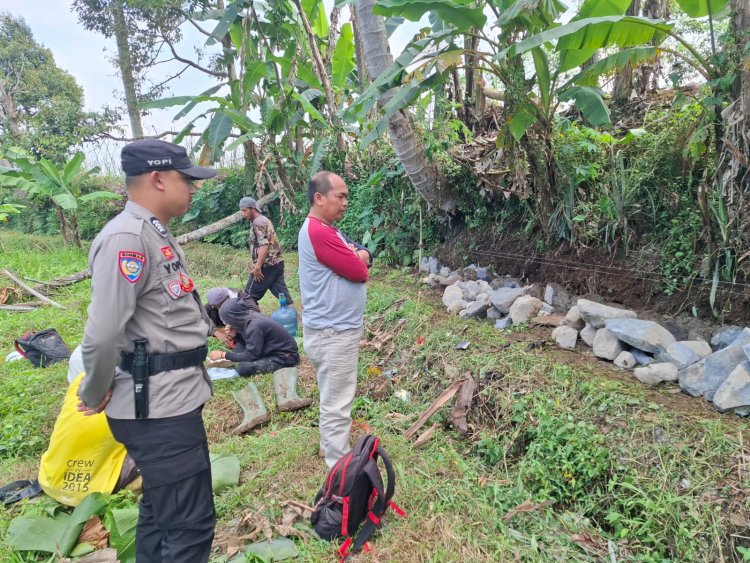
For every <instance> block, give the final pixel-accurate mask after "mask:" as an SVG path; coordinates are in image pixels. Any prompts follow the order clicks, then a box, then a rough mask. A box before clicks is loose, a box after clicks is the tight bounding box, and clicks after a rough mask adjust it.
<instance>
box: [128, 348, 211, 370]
mask: <svg viewBox="0 0 750 563" xmlns="http://www.w3.org/2000/svg"><path fill="white" fill-rule="evenodd" d="M207 354H208V346H201V347H200V348H195V349H194V350H186V351H185V352H173V353H172V354H149V356H148V371H149V375H154V374H156V373H161V372H163V371H172V370H175V369H182V368H189V367H193V366H199V365H201V364H202V363H203V362H204V360H205V359H206V355H207ZM119 367H120V369H122V370H124V371H127V372H130V371H132V368H133V354H130V353H128V354H123V355H122V359H121V360H120V364H119Z"/></svg>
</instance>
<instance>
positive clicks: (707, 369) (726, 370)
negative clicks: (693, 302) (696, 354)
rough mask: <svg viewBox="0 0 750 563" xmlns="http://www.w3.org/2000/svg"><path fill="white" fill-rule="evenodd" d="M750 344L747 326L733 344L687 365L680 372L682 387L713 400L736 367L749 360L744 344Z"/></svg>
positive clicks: (749, 331) (684, 389) (691, 392)
mask: <svg viewBox="0 0 750 563" xmlns="http://www.w3.org/2000/svg"><path fill="white" fill-rule="evenodd" d="M747 344H750V329H748V328H746V329H744V330H743V331H742V332H741V333H739V335H738V336H736V338H735V339H734V341H733V343H732V345H731V346H728V347H726V348H722V349H721V350H718V351H717V352H714V353H713V354H711V355H709V356H706V357H705V358H703V359H702V360H701V361H699V362H696V363H694V364H693V365H691V366H688V367H686V368H685V369H683V370H681V371H680V373H679V382H680V387H681V388H682V390H683V391H685V392H686V393H689V394H690V395H693V396H696V397H697V396H699V395H703V397H704V398H705V399H706V400H707V401H712V400H713V398H714V394H715V392H716V390H717V389H718V388H719V387H721V385H722V384H723V383H724V381H725V380H726V378H727V377H729V374H730V373H732V371H733V370H734V368H736V367H737V366H738V365H739V364H741V363H742V362H744V361H745V360H747V356H746V355H745V353H744V351H743V349H742V348H743V346H745V345H747Z"/></svg>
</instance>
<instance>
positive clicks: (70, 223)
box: [0, 147, 121, 248]
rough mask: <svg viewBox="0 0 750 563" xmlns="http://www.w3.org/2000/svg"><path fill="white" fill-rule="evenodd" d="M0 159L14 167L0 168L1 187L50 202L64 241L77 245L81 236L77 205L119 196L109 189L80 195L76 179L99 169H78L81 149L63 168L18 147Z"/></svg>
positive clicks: (8, 151)
mask: <svg viewBox="0 0 750 563" xmlns="http://www.w3.org/2000/svg"><path fill="white" fill-rule="evenodd" d="M0 158H3V159H5V160H8V161H9V162H10V163H11V164H13V166H14V167H13V168H0V187H4V188H11V189H17V190H22V191H24V192H26V193H27V194H28V195H29V196H30V197H31V198H32V199H41V200H42V201H45V202H49V203H51V204H52V206H53V208H54V210H55V214H56V215H57V219H58V221H59V222H60V234H61V235H62V237H63V240H65V242H67V243H69V244H70V243H73V244H75V245H76V246H78V247H79V248H80V247H81V238H80V235H79V233H78V219H77V217H76V211H77V210H78V206H79V205H80V204H81V203H85V202H89V201H101V200H115V199H120V198H121V196H119V195H118V194H115V193H112V192H108V191H95V192H91V193H87V194H81V190H80V187H79V185H78V184H79V181H80V180H81V179H82V178H83V177H85V176H87V175H89V174H92V173H95V172H96V171H98V168H94V169H92V170H89V171H87V172H83V173H82V172H81V165H82V164H83V161H84V155H83V153H82V152H79V153H76V154H75V155H74V156H73V157H72V158H71V159H70V160H68V162H67V163H66V164H65V166H64V167H63V168H62V170H59V169H58V168H57V167H56V166H55V165H54V164H52V163H51V162H50V161H49V160H47V159H46V158H39V159H38V160H36V159H35V158H34V157H32V156H30V155H29V154H28V153H26V152H25V151H23V149H19V148H17V147H12V148H9V149H7V150H5V151H4V152H3V153H2V154H1V155H0ZM16 207H18V206H16ZM11 212H12V210H11Z"/></svg>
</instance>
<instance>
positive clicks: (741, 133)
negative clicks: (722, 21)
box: [717, 0, 750, 276]
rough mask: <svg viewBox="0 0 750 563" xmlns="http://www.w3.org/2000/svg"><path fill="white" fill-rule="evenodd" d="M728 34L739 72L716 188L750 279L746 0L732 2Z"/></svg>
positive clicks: (725, 116) (726, 116) (749, 8)
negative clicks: (731, 38)
mask: <svg viewBox="0 0 750 563" xmlns="http://www.w3.org/2000/svg"><path fill="white" fill-rule="evenodd" d="M731 13H732V20H731V30H732V36H733V37H734V40H735V46H734V49H735V50H736V53H737V55H738V56H739V57H740V60H739V72H738V74H737V77H736V78H735V81H734V84H733V85H732V93H731V100H732V101H731V103H730V104H729V106H727V108H726V109H724V111H722V113H721V117H722V120H721V122H722V125H723V135H722V139H721V145H720V147H721V152H720V158H719V167H718V171H717V180H718V181H717V184H718V185H719V186H720V187H721V197H722V199H723V200H724V205H725V206H726V210H727V225H729V226H730V228H731V232H730V234H729V237H730V240H729V241H726V242H727V243H728V244H730V245H731V247H732V251H733V253H734V254H735V259H736V260H739V262H738V263H737V264H736V266H737V267H738V269H741V270H742V271H744V272H745V275H746V276H750V256H749V255H748V254H747V249H748V248H750V222H748V221H747V217H748V215H750V56H749V55H748V49H749V48H750V0H732V10H731Z"/></svg>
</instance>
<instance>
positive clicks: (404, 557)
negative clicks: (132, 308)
mask: <svg viewBox="0 0 750 563" xmlns="http://www.w3.org/2000/svg"><path fill="white" fill-rule="evenodd" d="M0 245H2V246H1V247H0V251H2V254H1V256H2V259H1V260H0V261H1V262H2V267H3V268H8V269H10V270H12V271H13V272H15V273H16V274H20V275H22V276H24V277H26V278H30V279H35V280H49V279H52V278H55V277H57V276H61V275H64V274H70V273H73V272H76V271H79V270H82V269H84V268H85V267H86V256H85V249H84V251H77V250H74V249H70V248H66V247H64V246H62V245H61V244H60V243H59V241H57V240H56V239H52V238H37V237H30V236H26V235H18V234H13V233H7V232H4V233H0ZM186 252H187V256H188V263H189V265H190V273H191V275H192V276H193V277H194V278H195V280H196V283H197V286H198V288H199V290H200V291H201V292H202V293H205V291H206V290H207V289H208V288H210V287H213V286H216V285H227V286H230V287H242V286H243V285H244V282H245V279H246V272H247V256H246V254H245V253H244V252H242V251H238V250H234V249H229V248H223V247H218V246H213V245H208V244H199V243H190V244H188V245H186ZM285 258H286V274H287V281H288V285H289V287H290V290H291V292H292V294H293V296H294V297H295V298H296V299H297V301H298V302H299V299H298V298H299V286H298V283H297V276H296V269H297V264H296V255H294V254H291V253H290V254H287V255H286V256H285ZM6 285H7V286H10V285H11V283H10V282H9V281H8V282H6V281H5V280H3V281H2V283H0V286H6ZM89 291H90V282H89V281H84V282H80V283H78V284H76V285H74V286H70V287H67V288H63V289H60V290H58V291H56V292H55V293H54V295H53V298H54V299H55V300H57V301H59V302H60V303H62V304H63V305H65V307H66V308H65V309H64V310H60V309H53V308H51V307H45V308H40V309H38V310H36V311H34V312H29V313H9V312H0V344H1V346H0V348H1V350H2V352H3V356H4V355H5V354H7V353H8V352H10V351H11V350H12V342H13V339H14V338H16V337H18V336H20V335H21V334H23V332H25V331H27V330H41V329H44V328H49V327H55V328H57V329H58V331H59V332H60V333H61V334H62V336H63V338H64V339H65V340H66V342H67V343H68V344H69V345H70V346H71V347H73V346H75V345H76V344H78V343H79V342H80V340H81V338H82V333H83V328H84V325H85V319H86V307H87V304H88V299H89ZM275 303H276V302H275V300H273V298H272V297H271V296H270V295H269V296H267V297H266V298H264V299H263V301H262V302H261V306H262V308H263V309H264V311H265V312H267V313H270V312H271V311H272V310H273V309H274V308H275V306H276V305H275ZM365 324H366V334H365V339H364V341H363V345H362V347H361V354H360V364H359V377H360V379H359V393H358V397H357V399H356V401H355V407H354V419H355V420H354V434H355V435H359V434H361V433H363V432H374V433H376V434H377V435H379V436H380V437H381V439H382V442H383V444H384V445H385V447H386V449H387V450H388V452H389V453H390V455H391V456H392V458H393V460H394V461H395V466H396V472H397V479H398V481H397V494H396V501H397V502H398V503H399V504H400V505H401V507H402V508H403V509H404V510H405V511H406V512H407V517H406V518H399V517H397V516H395V515H394V514H390V515H389V516H388V518H387V520H386V525H385V528H384V530H383V531H382V533H381V534H379V535H378V536H377V537H376V539H375V541H374V542H373V548H374V549H373V551H372V552H371V553H370V554H360V555H357V556H356V557H354V560H355V561H370V560H372V561H514V560H518V561H602V560H608V561H727V562H729V561H743V560H750V549H748V548H749V547H750V537H748V536H750V504H749V502H748V495H747V493H748V488H749V487H750V462H749V461H748V460H749V459H750V458H749V457H748V454H749V450H748V447H747V446H746V443H747V442H748V441H749V440H750V433H748V426H747V423H746V421H745V420H743V419H741V418H738V417H734V416H729V415H720V414H718V413H716V412H715V411H713V410H712V409H710V408H709V407H708V406H707V405H706V404H705V403H703V402H701V401H699V400H697V399H692V398H688V397H685V396H683V395H681V394H679V391H678V390H677V389H676V387H669V386H667V387H659V388H656V389H652V388H647V387H645V386H643V385H641V384H640V383H638V382H637V381H636V380H635V379H633V378H632V377H631V376H630V375H629V374H627V373H625V372H621V371H615V370H613V369H612V368H611V367H610V365H607V364H603V363H598V362H597V361H596V360H595V359H593V358H591V357H590V356H588V355H585V354H584V353H577V352H565V351H561V350H559V349H557V348H555V347H554V346H549V345H547V341H548V339H549V329H544V328H529V327H520V328H519V327H517V328H514V329H513V330H511V331H505V332H500V331H497V330H495V329H493V328H492V326H491V325H490V324H488V323H486V322H483V321H477V320H471V319H469V320H464V319H458V318H456V317H451V316H448V315H447V314H446V313H445V312H444V308H443V307H442V303H441V302H440V294H439V293H438V292H436V291H435V290H431V289H428V288H425V287H424V286H422V285H420V283H419V281H418V279H417V277H416V275H415V274H414V273H413V272H412V271H410V270H388V269H384V268H380V267H378V266H375V267H374V268H373V269H372V272H371V280H370V282H369V283H368V299H367V309H366V313H365ZM462 341H468V342H469V343H470V344H469V347H468V349H466V350H456V344H458V343H459V342H462ZM212 346H216V343H215V342H213V343H212ZM66 371H67V364H58V365H55V366H52V367H50V368H48V369H44V370H36V369H33V368H32V367H31V366H30V365H29V364H28V363H27V362H10V363H4V364H0V416H1V417H2V418H1V420H2V422H0V475H3V480H4V481H11V480H14V479H20V478H30V477H34V476H35V473H36V469H37V464H38V460H39V457H40V455H41V454H42V452H43V451H44V450H45V448H46V446H47V441H48V437H49V434H50V431H51V429H52V426H53V424H54V419H55V416H56V414H57V412H58V410H59V407H60V404H61V402H62V397H63V394H64V391H65V387H66V378H65V374H66ZM464 377H473V378H475V379H476V381H477V392H476V396H475V399H474V402H473V405H472V409H471V411H470V412H469V415H468V422H469V427H470V434H469V435H468V436H464V435H461V434H460V433H458V432H457V431H456V430H454V429H452V428H451V427H450V426H449V425H448V423H447V421H446V420H447V415H448V413H449V411H450V405H447V406H445V407H443V408H442V409H441V410H439V411H438V412H437V413H436V414H435V415H434V416H433V417H432V418H431V419H430V420H429V421H428V423H427V424H426V425H425V426H424V427H423V430H426V429H427V428H429V427H430V426H431V425H433V424H436V425H437V430H436V432H435V434H434V436H433V438H432V439H431V440H430V441H428V442H427V443H426V444H425V445H424V446H422V447H419V448H417V447H415V446H414V442H413V440H407V439H405V438H404V436H403V435H404V432H405V430H406V428H408V426H409V425H410V424H412V423H413V422H414V421H415V420H416V418H417V417H418V416H419V414H420V413H421V412H422V411H423V410H424V409H426V408H427V407H428V406H429V404H430V403H431V402H432V401H433V400H435V398H436V397H437V396H438V395H439V394H440V393H441V392H442V391H443V390H444V389H445V388H447V387H448V386H449V385H450V384H451V383H452V382H453V381H455V380H458V379H462V378H464ZM300 378H301V388H302V393H303V394H305V395H306V396H312V397H315V396H316V384H315V376H314V372H313V371H312V369H311V367H310V366H309V364H308V363H307V361H306V360H304V361H303V363H302V365H301V367H300ZM257 382H258V384H259V388H260V389H261V393H262V395H263V396H264V398H265V399H266V401H267V404H268V406H269V410H270V411H271V412H272V418H271V422H270V423H269V424H268V425H267V426H266V427H264V428H262V429H259V430H256V431H254V432H253V433H251V434H249V435H245V436H236V435H233V434H232V433H231V430H232V428H233V427H234V426H235V425H236V424H237V423H239V421H240V419H241V415H240V409H239V407H238V406H237V405H236V403H235V402H234V401H233V399H232V397H231V391H232V390H235V389H239V388H241V387H242V386H243V385H244V384H245V383H246V382H244V381H242V380H225V381H218V382H216V384H215V397H214V399H213V400H212V401H210V402H209V403H208V404H207V405H206V409H205V420H206V426H207V430H208V434H209V440H210V448H211V450H212V451H216V452H219V453H231V454H235V455H237V456H238V457H239V459H240V462H241V466H242V474H241V480H240V485H239V486H237V487H235V488H233V489H231V490H228V491H226V492H224V493H222V494H220V495H218V496H217V497H216V507H217V512H218V517H219V524H218V528H217V537H216V542H215V560H216V561H223V560H225V559H224V557H225V556H226V554H227V552H228V551H229V552H230V553H233V552H234V550H236V546H238V545H241V543H242V542H241V541H240V540H238V539H237V538H240V537H242V536H245V535H248V534H249V535H252V532H253V531H254V530H261V529H266V530H268V529H275V528H273V527H274V526H278V525H280V524H282V519H283V514H284V511H285V509H287V508H288V506H289V501H292V503H297V504H307V505H309V504H311V502H312V499H313V497H314V495H315V493H316V492H317V490H318V488H319V487H320V485H321V483H322V481H323V478H324V476H325V472H326V470H325V464H324V463H323V461H322V460H321V459H319V458H318V456H317V452H318V429H317V411H316V409H315V408H311V409H308V410H306V411H302V412H298V413H291V414H289V413H286V414H279V413H276V412H273V407H274V406H275V405H274V401H273V390H272V386H271V382H270V377H268V376H261V377H259V378H257ZM404 399H406V400H404ZM44 502H47V501H39V500H36V501H23V502H22V503H19V504H18V505H15V506H13V507H11V508H0V537H2V535H3V534H4V532H5V530H6V529H7V526H8V524H9V522H10V520H11V519H12V518H13V517H14V516H16V515H18V514H21V513H24V512H33V511H38V510H40V509H41V507H42V506H44V504H43V503H44ZM40 503H41V504H40ZM269 527H270V528H269ZM294 530H295V531H294V532H293V533H294V534H296V536H295V542H296V543H297V547H298V549H299V551H300V553H301V557H300V558H301V560H304V561H332V560H335V559H336V555H335V548H334V547H332V545H331V544H329V543H327V542H323V541H320V540H318V539H315V538H314V537H313V536H312V535H311V534H310V529H309V527H306V526H305V525H304V523H297V524H296V527H295V528H294ZM0 560H1V561H37V560H45V558H44V556H41V555H39V554H36V553H34V552H25V553H14V552H12V551H11V550H10V549H9V548H8V547H7V546H4V545H0ZM52 560H55V559H54V558H53V559H52Z"/></svg>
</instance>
